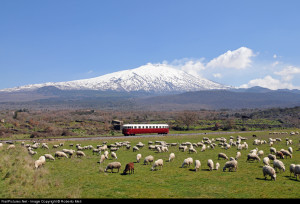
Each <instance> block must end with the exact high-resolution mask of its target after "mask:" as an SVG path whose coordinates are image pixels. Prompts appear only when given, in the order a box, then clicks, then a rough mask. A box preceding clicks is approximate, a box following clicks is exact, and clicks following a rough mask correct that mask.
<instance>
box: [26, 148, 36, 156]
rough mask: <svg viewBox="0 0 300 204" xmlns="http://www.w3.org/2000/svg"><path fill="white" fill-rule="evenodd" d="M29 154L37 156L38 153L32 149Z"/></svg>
mask: <svg viewBox="0 0 300 204" xmlns="http://www.w3.org/2000/svg"><path fill="white" fill-rule="evenodd" d="M28 153H29V154H30V155H35V154H36V153H37V152H36V151H33V150H31V149H28Z"/></svg>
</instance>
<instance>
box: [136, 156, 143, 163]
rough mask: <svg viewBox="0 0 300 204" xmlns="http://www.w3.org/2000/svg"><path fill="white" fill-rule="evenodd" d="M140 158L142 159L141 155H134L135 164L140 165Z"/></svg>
mask: <svg viewBox="0 0 300 204" xmlns="http://www.w3.org/2000/svg"><path fill="white" fill-rule="evenodd" d="M141 158H142V155H141V154H137V155H136V162H137V163H140V160H141Z"/></svg>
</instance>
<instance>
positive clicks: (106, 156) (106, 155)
mask: <svg viewBox="0 0 300 204" xmlns="http://www.w3.org/2000/svg"><path fill="white" fill-rule="evenodd" d="M104 156H105V159H108V151H105V152H104Z"/></svg>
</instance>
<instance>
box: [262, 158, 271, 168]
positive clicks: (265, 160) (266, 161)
mask: <svg viewBox="0 0 300 204" xmlns="http://www.w3.org/2000/svg"><path fill="white" fill-rule="evenodd" d="M263 163H264V165H267V166H270V159H269V157H265V158H264V159H263Z"/></svg>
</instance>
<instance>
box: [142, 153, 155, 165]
mask: <svg viewBox="0 0 300 204" xmlns="http://www.w3.org/2000/svg"><path fill="white" fill-rule="evenodd" d="M153 161H154V157H153V156H152V155H149V156H146V157H145V159H144V165H147V164H148V163H150V164H151V163H152V162H153Z"/></svg>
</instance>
